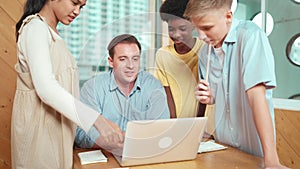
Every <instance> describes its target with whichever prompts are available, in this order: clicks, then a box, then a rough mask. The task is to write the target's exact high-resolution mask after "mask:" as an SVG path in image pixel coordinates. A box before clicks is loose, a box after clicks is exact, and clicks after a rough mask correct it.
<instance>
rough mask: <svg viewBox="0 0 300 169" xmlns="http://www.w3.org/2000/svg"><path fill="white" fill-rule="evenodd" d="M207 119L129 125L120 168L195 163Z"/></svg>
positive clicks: (149, 121) (152, 121)
mask: <svg viewBox="0 0 300 169" xmlns="http://www.w3.org/2000/svg"><path fill="white" fill-rule="evenodd" d="M206 121H207V117H195V118H178V119H160V120H141V121H129V122H128V124H127V128H126V134H125V140H124V148H123V153H122V156H117V155H114V156H115V158H116V159H117V161H118V162H119V164H120V165H121V166H133V165H142V164H153V163H162V162H172V161H183V160H192V159H195V158H196V156H197V153H198V148H199V145H200V142H201V139H202V136H203V133H204V129H205V125H206Z"/></svg>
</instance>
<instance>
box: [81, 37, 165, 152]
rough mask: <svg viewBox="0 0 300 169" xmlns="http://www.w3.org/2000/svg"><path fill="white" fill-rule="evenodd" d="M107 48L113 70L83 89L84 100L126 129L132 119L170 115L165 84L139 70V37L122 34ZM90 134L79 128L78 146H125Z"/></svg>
mask: <svg viewBox="0 0 300 169" xmlns="http://www.w3.org/2000/svg"><path fill="white" fill-rule="evenodd" d="M107 49H108V52H109V57H108V62H109V65H110V67H112V70H111V71H109V72H105V73H103V74H101V75H97V76H95V77H93V78H92V79H90V80H88V81H87V82H86V83H85V84H84V85H83V87H82V89H81V100H82V101H83V102H84V103H86V104H88V105H90V106H91V107H92V108H94V109H95V110H97V111H98V112H101V114H102V115H103V116H104V117H105V118H107V119H109V120H111V121H112V122H114V123H116V124H117V125H118V126H119V127H120V128H121V130H123V131H125V130H126V125H127V122H128V121H130V120H145V119H162V118H170V113H169V109H168V104H167V99H166V94H165V91H164V88H163V86H162V85H161V83H160V82H159V81H158V80H157V79H156V78H154V77H153V76H152V75H151V74H150V73H148V72H145V71H141V70H140V56H141V45H140V43H139V42H138V40H137V39H136V38H135V37H134V36H132V35H129V34H123V35H119V36H117V37H115V38H114V39H113V40H112V41H111V42H110V43H109V45H108V47H107ZM88 135H89V136H91V138H90V137H89V136H88ZM88 135H87V134H86V133H85V132H84V131H83V130H82V129H81V128H77V131H76V137H75V146H76V147H81V148H99V147H101V148H104V149H107V150H109V151H112V149H119V150H120V149H121V148H122V145H101V140H96V138H98V133H97V132H95V133H89V134H88ZM95 142H96V143H97V144H96V143H95Z"/></svg>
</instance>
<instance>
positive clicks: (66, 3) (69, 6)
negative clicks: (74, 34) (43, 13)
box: [51, 0, 86, 25]
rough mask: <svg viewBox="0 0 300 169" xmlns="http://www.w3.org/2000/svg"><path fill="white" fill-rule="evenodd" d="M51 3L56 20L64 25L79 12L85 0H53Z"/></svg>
mask: <svg viewBox="0 0 300 169" xmlns="http://www.w3.org/2000/svg"><path fill="white" fill-rule="evenodd" d="M51 2H52V1H51ZM52 3H53V12H54V14H55V16H56V18H57V20H58V21H59V22H61V23H63V24H64V25H69V24H70V23H71V22H72V21H73V20H74V19H75V18H76V17H77V16H78V15H79V14H80V10H81V8H82V7H83V6H84V5H85V4H86V0H54V1H53V2H52Z"/></svg>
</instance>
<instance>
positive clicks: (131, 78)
mask: <svg viewBox="0 0 300 169" xmlns="http://www.w3.org/2000/svg"><path fill="white" fill-rule="evenodd" d="M108 61H109V65H110V66H111V67H112V68H113V72H114V76H115V80H116V82H117V84H118V86H119V87H120V86H121V87H123V88H124V87H128V86H131V87H132V86H134V83H135V80H136V78H137V75H138V72H139V70H140V50H139V47H138V46H137V45H136V44H135V43H127V42H125V43H119V44H117V45H116V46H115V47H114V56H113V58H111V57H108Z"/></svg>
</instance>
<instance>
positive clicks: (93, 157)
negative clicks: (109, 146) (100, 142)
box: [78, 150, 107, 165]
mask: <svg viewBox="0 0 300 169" xmlns="http://www.w3.org/2000/svg"><path fill="white" fill-rule="evenodd" d="M78 156H79V159H80V163H81V165H84V164H91V163H97V162H107V158H106V157H105V155H104V154H103V153H102V151H101V150H93V151H87V152H80V153H78Z"/></svg>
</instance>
